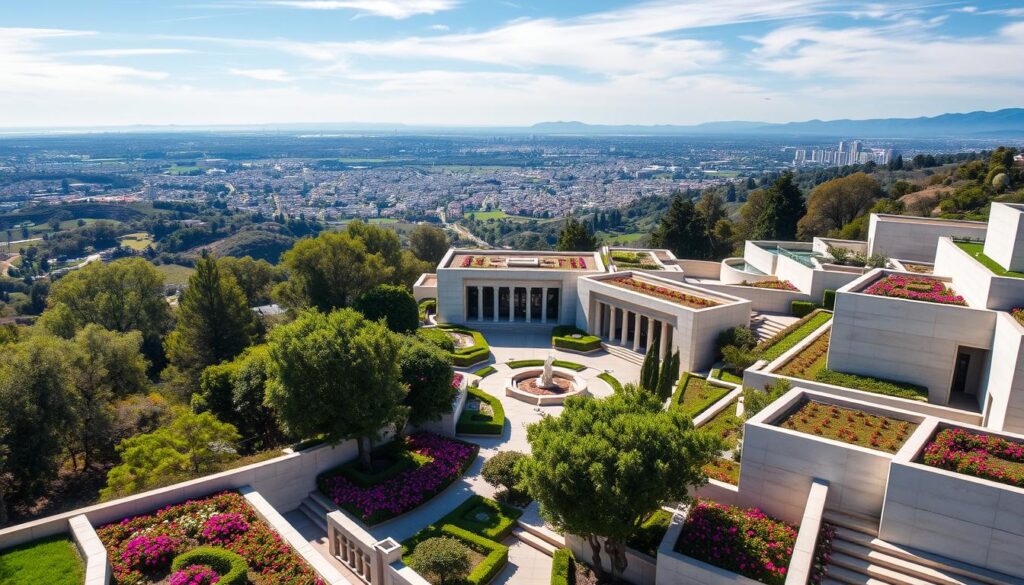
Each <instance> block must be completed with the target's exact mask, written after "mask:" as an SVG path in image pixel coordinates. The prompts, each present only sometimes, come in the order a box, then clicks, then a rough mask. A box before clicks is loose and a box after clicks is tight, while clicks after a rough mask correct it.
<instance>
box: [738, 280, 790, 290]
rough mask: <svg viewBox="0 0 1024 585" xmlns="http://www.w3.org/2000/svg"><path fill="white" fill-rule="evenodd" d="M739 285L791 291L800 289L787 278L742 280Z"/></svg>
mask: <svg viewBox="0 0 1024 585" xmlns="http://www.w3.org/2000/svg"><path fill="white" fill-rule="evenodd" d="M740 286H749V287H750V288H767V289H771V290H788V291H793V292H797V291H799V290H800V289H798V288H797V287H796V286H794V285H793V283H792V282H789V281H788V280H761V281H757V282H747V281H745V280H744V281H743V282H741V283H740Z"/></svg>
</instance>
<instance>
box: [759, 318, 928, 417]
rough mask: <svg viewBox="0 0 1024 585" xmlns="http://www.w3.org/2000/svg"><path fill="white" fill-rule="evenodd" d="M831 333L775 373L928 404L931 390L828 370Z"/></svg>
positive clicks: (819, 338)
mask: <svg viewBox="0 0 1024 585" xmlns="http://www.w3.org/2000/svg"><path fill="white" fill-rule="evenodd" d="M830 337H831V332H828V331H827V332H825V333H824V334H822V335H821V336H820V337H818V338H817V339H815V340H814V341H813V342H811V343H810V344H808V345H807V346H806V347H804V348H803V349H802V350H800V352H799V353H797V354H796V355H794V356H793V357H791V358H790V359H789V360H788V361H786V363H784V364H783V365H782V366H781V367H780V368H778V369H777V370H775V372H774V373H776V374H779V375H780V376H791V377H793V378H802V379H804V380H815V381H818V382H822V383H824V384H832V385H833V386H842V387H844V388H853V389H854V390H861V391H863V392H872V393H874V394H884V395H886V396H895V397H896V398H906V399H908V400H917V401H920V402H927V401H928V389H927V388H925V387H924V386H918V385H917V384H910V383H909V382H897V381H894V380H886V379H884V378H874V377H871V376H860V375H857V374H847V373H844V372H837V371H835V370H830V369H828V368H826V367H825V366H826V364H827V361H828V343H829V339H830Z"/></svg>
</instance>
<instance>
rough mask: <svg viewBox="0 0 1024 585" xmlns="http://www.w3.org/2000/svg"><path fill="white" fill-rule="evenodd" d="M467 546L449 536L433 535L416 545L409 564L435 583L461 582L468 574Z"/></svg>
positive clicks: (440, 584) (444, 584)
mask: <svg viewBox="0 0 1024 585" xmlns="http://www.w3.org/2000/svg"><path fill="white" fill-rule="evenodd" d="M469 553H470V551H469V547H467V546H466V545H465V544H463V543H462V541H460V540H458V539H456V538H452V537H450V536H434V537H431V538H428V539H426V540H424V541H423V542H421V543H419V544H417V545H416V548H414V549H413V551H412V554H411V555H409V566H410V567H412V568H413V569H414V570H415V571H416V572H417V573H419V574H421V575H425V576H427V577H429V578H430V582H431V583H437V585H455V584H457V583H462V582H464V581H465V579H466V575H467V574H469V568H470V566H471V564H472V563H471V560H470V556H469Z"/></svg>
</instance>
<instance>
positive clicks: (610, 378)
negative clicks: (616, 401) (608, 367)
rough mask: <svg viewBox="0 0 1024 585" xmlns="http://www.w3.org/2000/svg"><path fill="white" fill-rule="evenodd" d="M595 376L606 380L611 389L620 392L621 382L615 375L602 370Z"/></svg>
mask: <svg viewBox="0 0 1024 585" xmlns="http://www.w3.org/2000/svg"><path fill="white" fill-rule="evenodd" d="M597 377H598V378H599V379H601V380H604V381H605V382H607V383H608V385H609V386H611V387H612V390H614V391H616V392H622V382H619V381H618V379H616V378H615V376H613V375H611V374H609V373H607V372H603V373H601V374H598V375H597Z"/></svg>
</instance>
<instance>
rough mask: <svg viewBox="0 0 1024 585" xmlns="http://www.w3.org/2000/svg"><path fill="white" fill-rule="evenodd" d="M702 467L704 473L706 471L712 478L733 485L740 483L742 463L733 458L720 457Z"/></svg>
mask: <svg viewBox="0 0 1024 585" xmlns="http://www.w3.org/2000/svg"><path fill="white" fill-rule="evenodd" d="M701 469H703V470H704V473H706V474H707V475H708V477H710V478H711V479H715V480H718V481H721V482H723V483H728V484H732V485H739V484H740V464H739V463H736V462H735V461H733V460H732V459H726V458H725V457H718V458H716V459H715V460H713V461H712V462H711V463H708V464H707V465H705V466H704V467H702V468H701Z"/></svg>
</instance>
